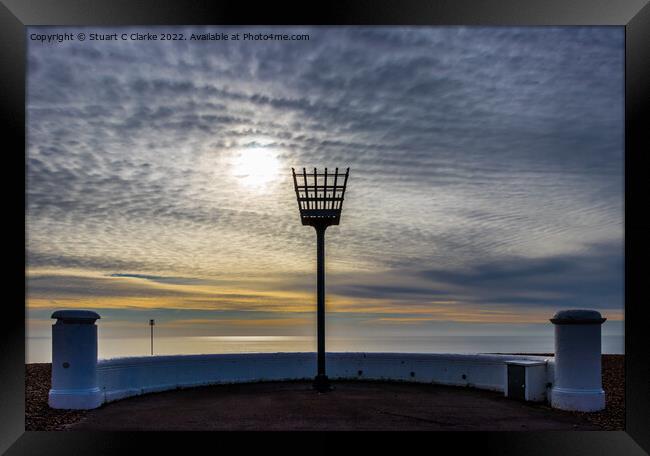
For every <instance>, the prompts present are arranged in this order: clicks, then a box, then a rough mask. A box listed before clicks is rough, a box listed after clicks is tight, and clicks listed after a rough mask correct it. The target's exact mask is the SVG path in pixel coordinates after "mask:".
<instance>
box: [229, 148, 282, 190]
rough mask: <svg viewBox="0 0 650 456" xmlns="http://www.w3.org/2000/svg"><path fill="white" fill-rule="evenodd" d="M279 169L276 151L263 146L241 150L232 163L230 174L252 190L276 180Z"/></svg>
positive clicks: (264, 186) (261, 187) (260, 188)
mask: <svg viewBox="0 0 650 456" xmlns="http://www.w3.org/2000/svg"><path fill="white" fill-rule="evenodd" d="M279 170H280V160H279V159H278V154H277V152H275V151H273V150H270V149H267V148H263V147H255V148H249V149H244V150H242V151H241V152H239V154H238V155H237V156H236V158H235V161H234V162H233V164H232V175H233V176H234V177H235V178H237V179H238V180H239V182H241V184H242V185H244V186H246V187H247V188H250V189H253V190H263V189H265V188H266V187H267V186H268V185H269V184H271V183H272V182H273V181H275V180H277V179H278V178H279Z"/></svg>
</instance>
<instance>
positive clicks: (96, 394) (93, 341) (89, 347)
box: [48, 310, 103, 409]
mask: <svg viewBox="0 0 650 456" xmlns="http://www.w3.org/2000/svg"><path fill="white" fill-rule="evenodd" d="M52 318H56V319H57V322H56V323H55V324H54V325H52V388H51V389H50V394H49V400H48V402H49V404H50V407H52V408H55V409H93V408H97V407H99V406H100V405H101V404H102V402H103V398H102V394H101V391H100V389H99V387H98V386H97V325H96V324H95V321H96V320H98V319H99V318H100V316H99V315H98V314H96V313H95V312H91V311H89V310H57V311H56V312H54V313H53V314H52Z"/></svg>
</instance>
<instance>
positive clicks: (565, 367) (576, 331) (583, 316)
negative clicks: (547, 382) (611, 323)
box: [551, 310, 606, 412]
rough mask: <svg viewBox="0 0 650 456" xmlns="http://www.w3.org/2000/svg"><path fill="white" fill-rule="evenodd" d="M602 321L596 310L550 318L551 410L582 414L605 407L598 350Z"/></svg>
mask: <svg viewBox="0 0 650 456" xmlns="http://www.w3.org/2000/svg"><path fill="white" fill-rule="evenodd" d="M605 320H606V319H605V318H603V317H602V316H601V315H600V313H599V312H597V311H595V310H562V311H560V312H557V313H556V314H555V315H554V316H553V318H551V322H552V323H553V324H554V325H555V381H554V382H553V383H554V384H553V388H552V390H551V406H552V407H555V408H559V409H562V410H574V411H581V412H595V411H598V410H603V409H604V408H605V392H604V391H603V387H602V377H601V348H600V326H601V325H602V324H603V322H604V321H605Z"/></svg>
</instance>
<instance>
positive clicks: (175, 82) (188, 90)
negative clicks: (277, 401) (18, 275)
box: [26, 27, 624, 336]
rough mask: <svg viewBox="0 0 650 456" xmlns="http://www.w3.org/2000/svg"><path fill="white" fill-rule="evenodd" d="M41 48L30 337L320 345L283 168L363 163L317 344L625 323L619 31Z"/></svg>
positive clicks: (336, 238) (354, 172) (35, 81)
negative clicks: (63, 315)
mask: <svg viewBox="0 0 650 456" xmlns="http://www.w3.org/2000/svg"><path fill="white" fill-rule="evenodd" d="M71 31H73V32H75V33H76V32H79V31H84V32H86V33H90V32H100V33H105V34H110V33H113V32H118V34H121V33H124V32H127V33H131V32H135V31H138V32H143V31H152V32H155V33H161V32H164V31H171V32H176V33H184V34H185V37H189V35H190V34H191V33H205V32H206V31H210V32H218V31H222V32H226V33H229V34H231V33H235V32H242V31H250V32H260V31H266V32H269V31H273V32H275V33H278V32H284V33H291V34H293V33H304V34H308V35H309V40H302V41H284V42H279V41H243V40H240V41H232V40H231V41H228V42H224V41H207V42H196V41H189V40H187V41H180V42H170V41H152V42H145V41H121V40H118V41H90V40H86V41H84V42H79V41H72V42H64V43H51V44H47V43H40V42H37V41H28V43H29V56H28V100H27V103H28V106H27V114H28V118H27V125H28V152H27V179H28V180H27V189H26V192H27V209H26V223H27V237H28V243H27V253H28V264H27V274H28V283H27V285H28V302H27V305H28V309H27V311H28V317H29V325H28V331H29V333H30V334H38V333H39V331H41V332H43V333H44V334H47V333H49V325H51V323H52V321H51V320H50V319H49V316H50V314H51V312H52V311H53V310H55V309H61V308H90V309H95V310H97V311H98V312H99V313H100V314H101V315H102V317H103V320H102V323H101V324H102V327H103V328H105V330H110V331H113V333H114V334H116V335H128V334H136V333H137V334H140V333H141V332H142V327H143V323H142V322H145V323H146V321H147V320H148V319H149V318H156V319H157V321H158V322H159V325H160V326H159V327H160V331H162V334H167V335H179V334H212V335H222V334H285V335H291V334H293V335H296V334H297V335H300V334H302V335H312V334H313V332H314V328H315V318H314V310H315V256H316V251H315V233H314V231H313V229H311V228H309V227H304V226H302V225H301V224H300V220H299V217H298V209H297V203H296V201H295V193H294V190H293V184H292V180H291V172H290V170H291V167H292V166H294V167H303V166H306V167H311V168H313V167H314V166H318V167H324V166H327V167H329V168H330V169H331V168H334V167H337V166H338V167H348V166H349V167H350V180H349V184H348V192H347V195H346V201H345V204H344V209H343V216H342V221H341V225H340V226H337V227H332V228H330V229H329V230H328V231H327V235H326V238H327V244H326V248H327V293H328V295H327V296H328V301H327V310H328V322H329V323H328V334H330V335H331V334H333V335H350V334H355V335H360V334H374V335H377V334H397V335H400V334H401V335H405V336H406V335H409V334H432V333H445V332H452V333H453V332H454V331H459V330H460V329H459V328H462V329H463V330H464V331H474V332H476V333H480V332H482V333H490V332H499V331H508V330H513V331H515V330H522V331H527V330H529V329H530V328H531V327H534V326H535V325H543V326H544V327H546V326H548V318H549V317H551V316H552V315H553V313H555V312H556V311H557V310H558V309H564V308H594V309H598V310H600V311H601V312H602V313H603V314H604V315H605V316H606V317H608V318H609V319H610V321H614V320H621V319H622V318H623V158H624V154H623V151H624V143H623V139H624V136H623V133H624V131H623V126H624V124H623V106H624V105H623V102H624V99H623V88H624V80H623V75H624V73H623V64H624V30H623V29H622V28H615V27H602V28H594V27H582V28H550V27H536V28H460V27H439V28H428V27H417V28H395V27H391V28H348V27H345V28H343V27H339V28H324V27H319V28H312V29H308V28H291V29H287V28H284V29H280V28H256V27H246V28H245V29H241V28H240V29H235V28H223V27H220V28H211V29H204V28H197V27H192V28H174V29H169V28H156V27H152V28H149V29H143V28H138V29H121V28H120V29H107V28H101V29H100V28H92V29H91V28H74V29H62V28H58V29H57V28H41V27H33V28H30V30H29V31H28V34H29V33H34V32H38V33H54V32H71Z"/></svg>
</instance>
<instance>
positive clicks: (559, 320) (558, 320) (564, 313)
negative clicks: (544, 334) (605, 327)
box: [550, 309, 607, 325]
mask: <svg viewBox="0 0 650 456" xmlns="http://www.w3.org/2000/svg"><path fill="white" fill-rule="evenodd" d="M550 320H551V323H553V324H554V325H600V324H602V323H603V322H604V321H605V320H607V319H606V318H603V316H602V315H601V314H600V312H598V311H596V310H589V309H569V310H560V311H559V312H557V313H556V314H555V315H553V318H551V319H550Z"/></svg>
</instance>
